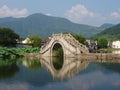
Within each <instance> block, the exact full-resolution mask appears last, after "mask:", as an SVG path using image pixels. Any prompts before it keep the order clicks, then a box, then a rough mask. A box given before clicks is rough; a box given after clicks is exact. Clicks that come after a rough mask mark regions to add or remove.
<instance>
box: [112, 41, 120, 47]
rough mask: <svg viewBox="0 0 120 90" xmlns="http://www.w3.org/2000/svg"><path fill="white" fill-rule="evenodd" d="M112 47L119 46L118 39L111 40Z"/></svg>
mask: <svg viewBox="0 0 120 90" xmlns="http://www.w3.org/2000/svg"><path fill="white" fill-rule="evenodd" d="M112 48H120V41H113V42H112Z"/></svg>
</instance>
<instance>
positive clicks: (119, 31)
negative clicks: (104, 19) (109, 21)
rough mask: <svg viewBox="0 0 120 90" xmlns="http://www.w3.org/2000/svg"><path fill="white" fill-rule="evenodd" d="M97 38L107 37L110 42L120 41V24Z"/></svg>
mask: <svg viewBox="0 0 120 90" xmlns="http://www.w3.org/2000/svg"><path fill="white" fill-rule="evenodd" d="M95 37H105V38H107V39H108V40H120V24H117V25H115V26H113V27H111V28H108V29H105V30H104V31H102V32H101V33H99V34H97V35H96V36H95Z"/></svg>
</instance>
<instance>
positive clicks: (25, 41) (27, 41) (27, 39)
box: [22, 38, 31, 44]
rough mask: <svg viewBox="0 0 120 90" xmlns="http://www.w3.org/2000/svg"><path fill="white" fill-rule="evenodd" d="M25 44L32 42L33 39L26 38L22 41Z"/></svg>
mask: <svg viewBox="0 0 120 90" xmlns="http://www.w3.org/2000/svg"><path fill="white" fill-rule="evenodd" d="M22 43H23V44H31V40H30V39H29V38H26V39H25V40H23V41H22Z"/></svg>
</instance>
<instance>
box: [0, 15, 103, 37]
mask: <svg viewBox="0 0 120 90" xmlns="http://www.w3.org/2000/svg"><path fill="white" fill-rule="evenodd" d="M0 27H9V28H11V29H13V30H14V31H15V32H16V33H18V34H19V35H20V36H21V37H26V36H29V35H40V36H42V37H46V36H49V35H51V34H52V33H61V32H71V33H77V34H82V35H84V36H85V37H91V36H93V35H95V34H97V33H99V32H101V31H102V29H100V28H98V27H93V26H88V25H83V24H76V23H72V22H71V21H69V20H67V19H65V18H59V17H52V16H46V15H43V14H33V15H30V16H28V17H26V18H11V17H8V18H1V19H0Z"/></svg>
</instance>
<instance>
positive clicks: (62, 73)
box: [41, 57, 88, 80]
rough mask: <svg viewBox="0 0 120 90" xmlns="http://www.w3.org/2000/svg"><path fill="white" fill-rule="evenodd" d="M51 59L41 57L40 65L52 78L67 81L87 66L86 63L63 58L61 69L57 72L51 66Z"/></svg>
mask: <svg viewBox="0 0 120 90" xmlns="http://www.w3.org/2000/svg"><path fill="white" fill-rule="evenodd" d="M53 60H54V59H53V57H42V59H41V65H42V66H44V67H46V68H47V69H48V71H49V72H50V73H51V74H52V76H53V78H57V79H61V80H63V79H67V78H71V77H73V76H74V75H75V74H76V73H78V72H80V71H82V70H84V69H85V68H86V67H87V66H88V62H87V61H85V60H84V61H81V60H76V58H65V57H64V60H63V61H64V62H63V65H62V67H61V68H60V69H59V70H57V69H56V68H55V67H54V65H53Z"/></svg>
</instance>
